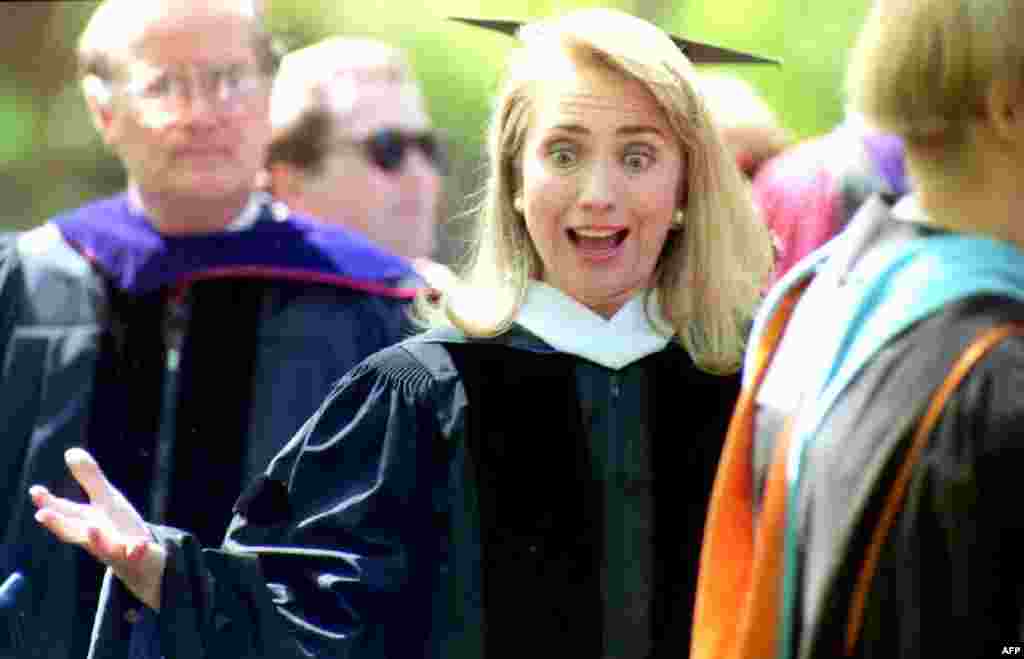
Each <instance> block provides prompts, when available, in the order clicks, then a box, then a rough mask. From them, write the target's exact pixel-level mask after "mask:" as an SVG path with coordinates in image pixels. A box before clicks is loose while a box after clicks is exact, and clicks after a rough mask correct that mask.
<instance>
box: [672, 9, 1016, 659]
mask: <svg viewBox="0 0 1024 659" xmlns="http://www.w3.org/2000/svg"><path fill="white" fill-rule="evenodd" d="M1022 31H1024V1H1022V0H930V1H929V0H875V2H874V4H873V7H872V8H871V10H870V12H869V15H868V18H867V22H866V24H865V26H864V27H863V29H862V31H861V33H860V36H859V38H858V41H857V44H856V47H855V48H854V50H853V53H852V57H851V59H850V67H849V70H848V74H847V76H848V77H847V89H848V93H849V96H850V103H851V105H852V107H853V108H855V109H856V110H857V111H858V112H860V113H861V114H862V115H863V116H864V118H865V119H866V120H867V121H869V122H871V124H872V126H873V127H874V128H875V129H877V130H880V131H881V132H882V133H884V134H889V135H893V136H896V137H898V138H900V139H901V140H902V142H903V144H904V146H905V150H906V163H907V166H908V171H909V174H910V180H911V185H910V188H911V190H913V192H912V193H911V194H910V195H906V196H903V197H902V198H899V199H894V198H893V197H892V196H890V195H876V196H874V197H873V198H872V199H870V200H869V201H868V202H867V203H866V204H865V206H864V207H863V208H862V209H861V211H860V212H859V213H858V214H857V215H856V216H854V218H853V219H852V220H851V222H850V225H849V226H848V227H847V229H846V230H845V231H844V232H843V233H842V234H840V236H839V237H837V238H836V239H834V240H832V241H831V242H830V243H828V244H827V245H826V246H825V247H824V248H822V249H820V250H818V251H816V252H813V253H812V254H811V255H810V256H809V257H807V259H805V260H804V261H802V262H801V263H800V264H799V265H797V266H796V267H795V268H793V269H792V270H790V271H789V272H788V273H787V274H785V275H784V276H783V278H782V280H781V281H780V282H779V284H778V285H777V286H775V287H774V288H773V289H772V290H771V291H770V292H769V294H768V297H767V299H766V301H765V303H764V306H763V307H762V309H761V310H760V311H759V313H758V318H757V319H756V320H755V324H754V331H753V336H752V339H751V344H750V347H749V348H748V351H747V358H746V364H745V370H744V391H743V394H742V395H741V399H740V403H739V404H738V406H737V411H736V413H735V414H734V416H733V420H732V425H731V426H730V434H729V438H728V439H727V441H726V446H725V449H724V451H723V457H722V462H721V464H720V466H719V473H718V476H717V478H716V482H715V489H714V492H713V494H712V501H711V504H710V506H709V515H708V520H707V526H706V530H705V536H704V538H705V540H704V546H703V549H702V557H701V574H700V578H699V585H698V593H697V605H696V611H695V620H694V626H693V652H692V656H693V657H694V659H710V658H715V659H737V658H740V657H744V658H751V659H752V658H755V657H756V658H758V659H765V658H771V657H774V658H776V659H788V658H793V657H800V658H819V657H821V658H824V657H829V658H832V657H842V656H846V657H925V656H932V655H936V656H938V655H940V654H946V655H949V656H957V657H986V656H997V655H999V654H1006V652H1005V651H1003V648H1004V644H1011V645H1014V644H1019V643H1020V640H1021V638H1022V624H1024V623H1022V620H1024V590H1022V588H1021V584H1024V563H1022V561H1021V560H1020V557H1021V555H1022V554H1024V513H1022V512H1021V510H1020V507H1019V506H1017V505H1016V504H1015V502H1016V501H1017V500H1018V499H1019V496H1020V495H1019V482H1020V473H1021V471H1022V469H1024V398H1022V397H1021V391H1022V385H1021V382H1022V377H1024V223H1022V222H1021V211H1022V202H1024V197H1022V196H1021V193H1020V189H1021V188H1020V179H1021V176H1022V173H1024V65H1022V63H1024V40H1021V38H1020V35H1021V34H1022Z"/></svg>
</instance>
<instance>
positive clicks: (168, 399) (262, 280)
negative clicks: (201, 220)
mask: <svg viewBox="0 0 1024 659" xmlns="http://www.w3.org/2000/svg"><path fill="white" fill-rule="evenodd" d="M128 203H129V202H127V200H126V199H125V198H123V197H121V198H114V199H112V200H106V201H103V202H99V203H98V204H95V205H93V206H89V207H86V213H85V215H86V217H84V218H81V217H78V216H76V219H81V220H82V222H84V224H81V223H79V224H76V225H75V226H76V227H78V228H81V227H83V226H87V227H88V228H89V231H91V233H89V234H88V235H84V236H81V235H80V234H72V233H69V232H64V233H62V232H61V231H60V230H58V228H57V225H56V224H55V223H53V222H51V223H48V224H46V225H44V226H42V227H40V228H38V229H35V230H33V231H30V232H27V233H25V234H23V235H21V236H18V237H17V238H16V239H14V240H9V241H7V242H6V243H5V244H4V249H5V252H4V254H3V258H2V261H0V353H2V355H3V361H2V371H0V401H2V404H0V436H2V438H3V443H2V444H3V446H2V449H0V500H2V501H5V502H7V503H6V504H5V505H4V506H3V508H2V509H0V533H2V534H3V535H2V536H0V537H2V544H0V582H2V581H3V580H4V579H5V578H7V576H8V575H9V574H11V573H13V572H15V571H17V572H19V573H21V574H23V575H24V576H25V577H26V579H25V581H24V588H23V589H22V590H21V592H19V593H18V596H17V598H16V599H17V601H16V603H14V604H13V605H11V606H10V607H8V608H7V609H6V610H4V611H0V657H18V658H19V659H22V658H25V657H45V658H46V659H65V658H68V659H79V658H81V657H84V656H85V654H86V652H87V648H88V644H89V634H90V631H91V627H92V620H93V618H94V612H95V609H96V602H97V596H98V592H99V586H100V580H101V576H102V574H101V572H100V570H99V568H98V567H97V565H96V562H95V561H94V560H93V559H92V558H91V557H89V556H88V555H87V554H86V553H85V552H84V551H81V550H79V549H77V548H73V547H70V546H66V545H62V544H61V543H59V542H58V541H57V540H56V538H54V537H53V536H52V535H51V534H50V533H49V532H48V531H46V529H44V528H43V527H41V526H40V525H39V524H38V523H36V522H35V520H34V519H33V512H34V506H33V505H32V503H31V501H30V500H29V498H28V493H27V490H28V487H29V486H30V485H32V484H34V483H42V484H46V485H47V486H48V487H50V488H51V489H52V491H53V492H54V493H55V494H57V495H58V496H68V497H72V498H81V497H82V494H81V492H80V490H79V488H78V486H77V484H75V483H74V482H73V480H72V479H71V477H70V476H69V474H68V472H67V468H66V467H65V466H64V463H63V453H64V451H65V450H67V449H68V448H70V447H72V446H82V447H85V448H87V449H89V450H90V451H91V452H92V453H93V454H94V455H95V456H96V457H97V459H98V460H99V462H100V464H102V465H103V467H104V469H105V471H106V472H107V474H108V475H109V476H110V478H111V480H112V481H113V482H115V483H117V485H118V487H119V488H120V489H121V490H122V491H123V492H124V493H125V494H126V496H127V497H128V498H129V500H131V501H132V502H133V504H134V505H136V506H137V507H138V508H139V510H140V511H141V512H142V513H143V514H144V515H147V517H149V516H156V517H157V518H159V519H162V520H164V521H165V523H169V524H180V525H183V526H187V527H188V528H190V529H193V530H195V532H196V533H197V535H198V536H199V537H200V538H202V539H203V540H205V541H206V542H209V543H218V542H219V541H220V539H221V538H222V536H223V529H224V528H225V526H226V525H227V523H228V522H229V521H230V518H231V506H232V503H233V502H234V500H235V499H236V498H237V495H238V492H239V491H241V490H242V488H243V487H244V486H245V484H246V483H247V482H248V481H249V480H250V479H251V478H253V477H254V476H256V475H258V474H259V473H260V472H261V471H262V469H264V468H265V466H266V464H267V462H268V461H269V459H270V457H272V456H273V455H274V454H275V453H276V452H277V451H278V450H279V449H280V447H281V446H282V445H283V444H284V443H285V442H286V441H287V439H288V438H289V437H291V436H292V435H293V434H294V432H295V430H296V429H297V428H298V427H299V426H300V425H301V424H302V422H303V421H304V420H305V419H306V418H308V416H309V415H310V414H311V413H312V412H313V411H314V410H315V409H316V406H317V405H318V404H319V403H320V401H322V399H323V397H324V396H325V395H326V393H327V392H328V391H329V390H330V386H331V385H332V384H333V382H334V381H335V380H337V379H338V378H340V377H341V375H342V374H344V372H345V371H346V370H348V369H349V368H350V367H351V366H353V365H354V364H356V363H357V362H358V361H359V360H361V359H362V358H363V357H365V356H366V355H368V354H370V353H372V352H374V351H375V350H377V349H380V348H382V347H384V346H386V345H390V344H392V343H395V342H397V341H398V340H400V339H401V338H403V336H404V335H405V334H406V330H407V329H408V327H407V325H406V321H405V313H406V307H407V304H406V302H407V297H401V296H387V295H383V294H380V295H377V294H370V293H367V292H366V291H365V290H357V289H356V288H354V287H353V286H347V285H343V279H342V278H341V277H337V276H334V277H333V279H332V276H333V275H337V274H338V271H337V269H334V270H332V268H334V266H333V265H331V263H330V260H329V259H328V258H327V257H328V256H330V257H331V258H334V257H337V258H338V259H344V258H346V255H345V254H344V253H341V252H339V251H338V249H339V248H340V244H341V243H342V242H344V241H341V240H338V238H339V235H338V234H335V233H331V232H330V231H327V233H320V229H318V228H317V227H315V226H313V225H312V224H309V223H304V222H303V221H301V220H295V219H292V218H283V217H280V216H274V217H271V216H270V215H269V213H270V212H271V211H270V209H269V207H268V208H265V209H264V211H263V212H264V215H263V216H261V217H260V219H258V220H257V222H256V224H255V225H254V226H253V228H252V229H251V230H249V232H239V233H238V234H237V235H236V234H230V235H229V234H224V235H223V236H219V237H218V236H209V237H206V238H197V239H190V238H183V239H180V240H181V241H191V242H188V249H186V250H184V251H183V252H182V253H181V254H180V255H178V256H175V249H177V247H179V246H180V244H179V242H178V241H174V240H171V241H167V243H166V244H163V243H162V242H161V241H160V240H159V239H158V238H157V234H155V232H153V231H152V230H151V229H147V225H145V224H144V223H141V222H137V220H138V218H131V217H128V216H127V215H125V213H126V212H127V211H125V209H126V208H128V206H127V204H128ZM122 220H124V222H125V224H124V226H121V225H120V224H119V223H120V222H121V221H122ZM90 222H96V223H97V224H93V225H90V224H89V223H90ZM103 222H108V223H109V227H108V225H105V224H102V223H103ZM96 226H100V227H101V229H106V228H111V231H123V234H122V235H117V236H114V238H113V239H111V235H112V234H108V233H103V230H100V231H99V232H96V231H92V230H93V229H95V228H96ZM325 231H326V230H325ZM264 234H266V235H268V236H270V240H262V239H260V238H259V236H260V235H264ZM68 235H76V238H77V239H79V240H80V242H76V243H75V244H74V245H73V244H72V243H71V242H69V240H68V239H67V236H68ZM97 236H99V237H98V238H97ZM94 238H95V239H96V240H95V242H94V243H88V241H89V240H92V239H94ZM211 241H212V242H211ZM239 241H245V244H241V243H240V242H239ZM202 244H205V245H207V247H210V249H208V250H207V251H206V252H204V251H203V249H204V248H203V247H202ZM257 244H263V245H265V246H266V247H267V249H268V250H269V251H268V252H267V253H266V254H259V253H255V252H256V251H257V250H255V249H252V247H254V246H256V245H257ZM353 244H355V243H353ZM211 246H212V247H211ZM236 247H239V249H236ZM352 249H353V251H360V253H363V252H364V251H365V249H369V248H368V247H366V246H365V245H363V244H362V243H359V244H358V249H356V247H353V248H352ZM104 250H105V251H104ZM295 253H300V254H305V255H306V256H307V257H309V258H307V259H306V260H305V261H304V262H303V261H302V259H293V260H291V261H289V260H288V259H290V258H292V257H291V256H283V255H284V254H293V255H294V254H295ZM179 256H180V258H179ZM227 257H230V258H227ZM236 257H237V258H236ZM225 258H227V260H228V261H230V262H229V263H225ZM382 258H383V257H382ZM388 258H394V257H388ZM314 259H319V261H317V260H314ZM225 265H228V266H231V267H228V268H226V267H224V266H225ZM291 266H294V267H291ZM332 273H333V274H332ZM131 277H134V280H131V281H130V282H129V280H130V279H131ZM344 281H345V282H348V281H352V282H354V280H351V279H346V280H344ZM126 282H127V283H126ZM140 282H143V283H140ZM381 285H382V286H383V284H381ZM175 300H176V301H178V302H180V303H181V304H177V303H176V302H174V301H175ZM175 310H177V311H181V312H184V311H185V310H187V315H186V314H184V313H176V311H175ZM175 342H177V343H179V345H178V350H177V359H175V358H174V356H173V355H171V354H170V353H171V352H172V351H171V350H170V348H171V347H172V345H171V344H172V343H175ZM172 361H173V362H175V363H176V367H177V369H176V372H175V373H173V374H172V373H171V369H170V368H169V365H170V363H171V362H172Z"/></svg>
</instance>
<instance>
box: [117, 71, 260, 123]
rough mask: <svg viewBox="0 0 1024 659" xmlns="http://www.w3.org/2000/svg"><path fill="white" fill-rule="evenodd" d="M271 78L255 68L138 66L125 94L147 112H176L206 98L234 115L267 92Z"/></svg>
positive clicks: (129, 80)
mask: <svg viewBox="0 0 1024 659" xmlns="http://www.w3.org/2000/svg"><path fill="white" fill-rule="evenodd" d="M267 81H268V77H267V75H266V74H265V73H263V72H261V71H258V70H255V69H254V68H252V67H251V66H248V65H241V64H229V65H221V66H208V67H200V66H194V65H192V66H188V67H187V68H186V69H181V70H177V71H174V70H170V69H164V68H160V67H155V66H151V65H149V64H145V63H142V62H136V65H135V67H134V71H132V73H131V75H130V76H129V77H128V80H127V81H125V82H124V83H123V85H122V88H123V90H124V91H125V93H127V94H128V95H129V96H130V97H132V98H133V99H134V100H135V101H136V102H138V103H139V104H140V105H141V106H143V107H144V108H152V109H155V110H161V111H165V112H173V111H176V110H178V109H180V108H181V106H182V105H183V104H184V103H185V102H186V101H189V102H191V101H194V100H195V99H196V98H197V97H199V96H202V98H203V99H204V100H205V101H206V102H207V103H209V104H210V105H212V106H214V107H215V108H217V109H218V110H222V111H233V110H237V109H239V108H240V107H242V106H243V105H244V103H245V102H246V101H248V100H250V99H252V98H253V97H255V96H257V95H258V94H259V93H260V92H263V91H265V90H266V88H267Z"/></svg>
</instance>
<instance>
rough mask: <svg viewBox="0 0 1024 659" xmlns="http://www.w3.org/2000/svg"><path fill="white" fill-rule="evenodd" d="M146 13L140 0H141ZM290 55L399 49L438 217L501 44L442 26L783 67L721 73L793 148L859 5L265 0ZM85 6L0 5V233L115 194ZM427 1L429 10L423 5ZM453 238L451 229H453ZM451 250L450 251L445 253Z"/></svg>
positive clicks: (465, 201)
mask: <svg viewBox="0 0 1024 659" xmlns="http://www.w3.org/2000/svg"><path fill="white" fill-rule="evenodd" d="M139 1H140V2H145V1H147V0H139ZM263 2H264V5H265V7H266V11H267V18H268V21H269V23H270V27H271V29H272V30H273V31H274V32H275V33H277V34H278V35H279V36H280V38H281V40H282V44H283V45H284V46H285V47H286V49H292V48H297V47H301V46H304V45H307V44H309V43H311V42H312V41H315V40H317V39H319V38H322V37H325V36H328V35H331V34H337V33H344V34H353V35H364V36H373V37H378V38H382V39H385V40H389V41H391V42H393V43H395V44H396V45H399V46H402V47H404V48H406V49H407V50H408V51H409V52H410V55H411V58H412V63H413V66H414V68H415V69H416V72H417V74H418V76H419V77H420V79H421V80H422V82H423V84H424V88H425V90H426V93H427V97H428V103H429V107H430V110H431V113H432V114H433V116H434V120H435V122H436V124H437V125H438V126H439V127H440V128H441V129H442V130H443V131H444V132H445V133H446V134H447V135H448V137H449V139H450V142H451V147H452V151H453V161H454V162H453V164H454V167H453V171H452V176H451V177H450V178H449V181H448V184H447V190H446V192H447V195H446V196H447V208H446V210H445V214H446V216H448V217H458V216H460V215H462V214H464V212H465V211H466V210H467V209H468V208H470V207H471V206H472V204H473V201H474V199H475V196H474V193H475V192H476V190H477V189H478V187H479V184H480V181H481V177H482V174H483V172H482V166H481V160H480V155H481V153H482V148H483V146H482V138H483V134H484V130H485V123H486V121H487V113H488V110H489V107H490V101H491V97H492V95H493V92H494V91H495V89H496V87H497V84H498V81H499V78H500V75H501V72H502V62H503V60H504V55H505V54H506V52H507V51H508V49H509V48H510V47H511V46H512V45H513V43H514V42H513V40H512V39H510V38H509V37H506V36H503V35H500V34H496V33H489V32H487V31H483V30H479V29H475V28H472V27H468V26H465V25H461V24H457V23H453V22H450V21H446V20H445V16H450V15H456V16H486V17H493V18H534V17H543V16H548V15H552V14H557V13H562V12H565V11H567V10H570V9H573V8H576V7H583V6H615V7H618V8H621V9H624V10H626V11H629V12H631V13H634V14H636V15H638V16H641V17H643V18H646V19H648V20H651V21H653V22H655V23H657V24H658V25H660V26H662V27H664V28H665V29H667V30H669V31H671V32H674V33H677V34H685V35H686V36H689V37H692V38H694V39H697V40H705V41H713V42H716V43H719V44H721V45H724V46H730V47H734V48H739V49H746V50H750V51H753V52H756V53H760V54H764V55H768V56H771V57H776V58H779V59H782V60H783V66H782V67H781V68H780V67H773V66H763V65H762V66H749V65H748V66H730V67H716V69H717V70H720V71H725V72H728V73H733V74H735V75H737V76H739V77H741V78H743V79H745V80H747V81H749V82H751V83H752V84H754V85H755V87H756V88H757V89H758V90H759V91H760V92H761V93H762V94H763V95H764V97H765V98H766V99H767V100H768V101H769V103H770V104H771V105H772V107H774V108H775V110H776V111H777V112H778V114H779V116H780V117H781V119H782V122H783V124H784V125H785V126H786V127H787V128H788V129H789V130H790V131H791V132H792V133H793V134H794V135H796V136H797V137H806V136H809V135H812V134H816V133H819V132H822V131H825V130H828V128H829V127H831V126H832V125H833V124H835V123H836V122H837V121H839V120H840V119H841V117H842V114H843V109H842V106H843V97H842V72H843V68H844V66H845V62H846V53H847V50H848V48H849V47H850V45H851V43H852V41H853V38H854V36H855V34H856V30H857V28H858V26H859V25H860V22H861V20H862V19H863V17H864V13H865V10H866V6H865V5H866V4H867V3H866V2H865V1H864V0H832V1H831V2H820V1H817V0H671V1H669V0H608V1H605V2H594V1H592V0H430V2H429V3H428V2H418V1H416V2H407V1H403V0H398V1H397V2H389V3H378V2H374V1H373V0H370V1H368V2H353V1H346V0H340V1H338V0H335V1H329V0H263ZM95 4H96V3H95V2H82V1H70V0H69V1H57V2H27V1H20V2H3V3H0V40H2V43H3V44H4V46H3V48H2V50H0V53H2V54H0V195H2V197H0V198H2V199H3V202H4V203H3V208H4V211H3V213H2V214H0V229H10V228H27V227H32V226H35V225H37V224H39V223H40V222H41V221H42V220H43V219H45V218H46V217H48V216H50V215H52V214H54V213H56V212H58V211H60V210H63V209H66V208H69V207H72V206H75V205H78V204H80V203H82V202H83V201H85V200H87V199H90V198H94V197H97V196H100V195H105V194H109V193H111V192H113V191H116V190H117V189H119V188H120V187H121V186H122V185H123V184H124V180H123V175H122V172H121V169H120V167H119V165H118V163H117V161H116V160H114V159H113V158H112V157H111V156H110V155H109V154H108V153H107V152H106V151H105V148H104V146H103V144H102V142H101V141H100V140H99V138H98V137H97V135H96V132H95V130H94V129H93V128H92V126H91V125H90V123H89V119H88V116H87V114H86V111H85V106H84V103H83V102H82V100H81V96H80V95H79V93H78V88H77V86H76V84H75V64H74V47H75V42H76V39H77V35H78V33H79V32H80V31H81V29H82V27H83V26H84V24H85V21H86V20H87V19H88V17H89V15H90V14H91V12H92V10H93V9H94V7H95ZM428 4H429V6H427V5H428ZM450 229H451V230H450V232H451V233H452V235H453V236H454V235H457V233H458V230H457V225H455V226H453V227H450ZM456 252H458V247H457V245H456V244H455V243H454V242H453V240H448V241H446V242H445V250H444V253H443V254H442V255H441V256H442V258H444V259H445V260H451V257H452V255H453V254H455V253H456Z"/></svg>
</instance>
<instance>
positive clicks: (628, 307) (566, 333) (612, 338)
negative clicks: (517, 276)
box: [516, 281, 672, 370]
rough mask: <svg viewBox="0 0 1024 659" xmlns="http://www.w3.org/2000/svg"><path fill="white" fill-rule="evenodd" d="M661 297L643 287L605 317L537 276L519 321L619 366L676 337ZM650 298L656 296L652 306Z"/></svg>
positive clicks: (563, 348)
mask: <svg viewBox="0 0 1024 659" xmlns="http://www.w3.org/2000/svg"><path fill="white" fill-rule="evenodd" d="M656 298H657V296H656V295H651V296H648V295H646V291H644V292H641V293H639V294H637V295H636V296H634V297H633V298H632V299H631V300H630V301H629V302H627V303H626V304H625V305H624V306H623V307H622V308H621V309H619V310H618V312H617V313H616V314H615V315H614V316H612V317H611V318H610V319H608V320H605V319H604V318H602V317H601V316H599V315H597V314H596V313H594V312H593V311H591V310H590V309H588V308H587V307H585V306H583V305H582V304H580V303H579V302H577V301H576V300H574V299H573V298H571V297H569V296H568V295H566V294H565V293H563V292H562V291H560V290H558V289H557V288H553V287H551V286H548V285H547V284H544V283H541V282H539V281H532V282H530V286H529V288H528V289H527V291H526V301H525V302H524V303H523V306H522V308H521V309H520V310H519V313H518V315H517V316H516V323H517V324H519V325H520V326H521V327H523V328H524V329H526V330H528V331H529V332H531V333H533V334H534V335H535V336H537V337H538V338H539V339H541V340H542V341H544V342H545V343H547V344H548V345H550V346H551V347H552V348H555V349H556V350H558V351H560V352H566V353H569V354H572V355H576V356H577V357H582V358H583V359H586V360H588V361H592V362H594V363H597V364H600V365H601V366H605V367H607V368H611V369H614V370H618V369H620V368H623V367H625V366H628V365H629V364H632V363H633V362H635V361H637V360H638V359H641V358H643V357H646V356H647V355H650V354H652V353H655V352H658V351H659V350H662V349H663V348H664V347H665V346H666V345H668V342H669V341H671V340H672V328H671V326H670V325H669V324H668V322H666V321H665V320H664V318H663V317H662V316H661V311H660V307H659V306H658V303H657V299H656ZM645 299H649V300H650V301H651V302H650V304H649V305H648V307H649V308H648V309H647V310H646V311H645V310H644V300H645ZM652 321H653V323H654V324H655V325H657V328H656V327H654V326H652ZM658 328H660V330H661V331H658Z"/></svg>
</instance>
